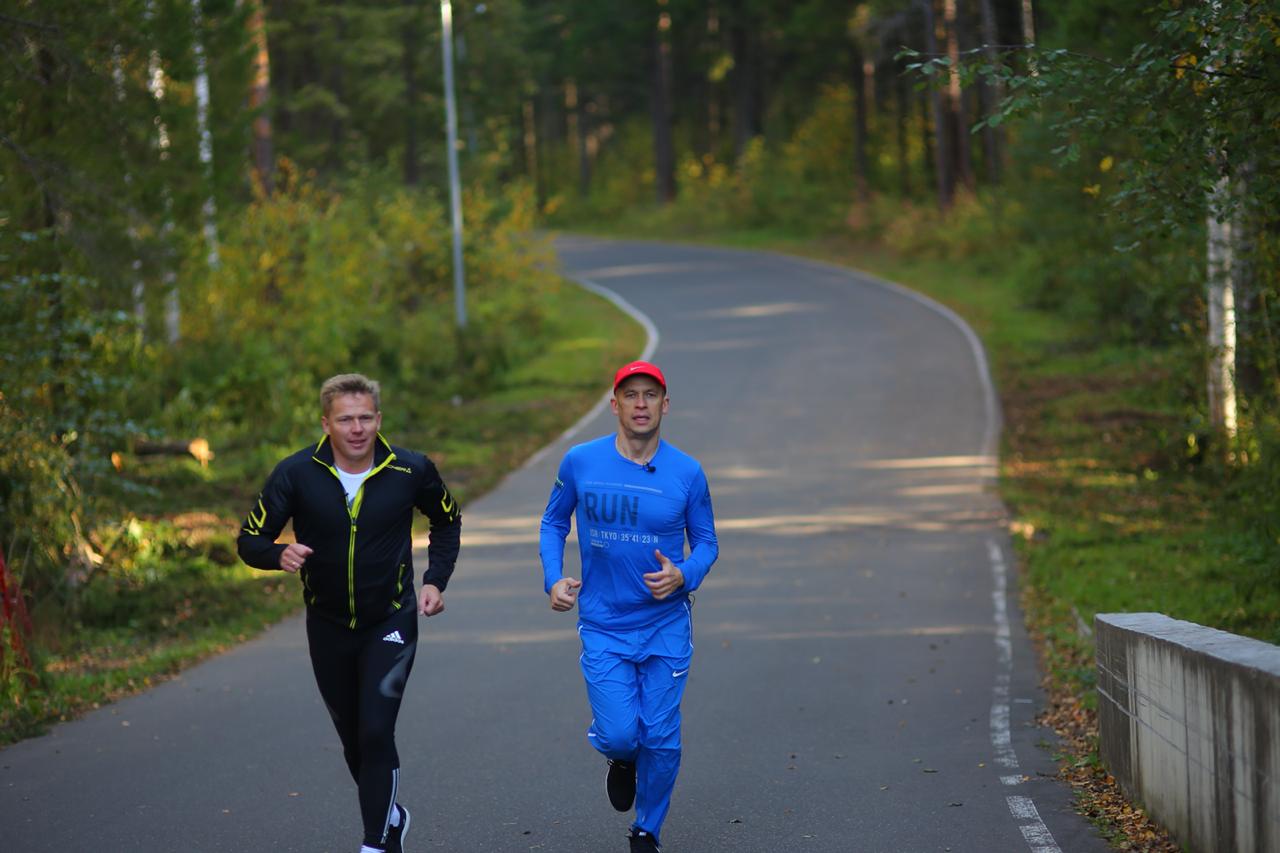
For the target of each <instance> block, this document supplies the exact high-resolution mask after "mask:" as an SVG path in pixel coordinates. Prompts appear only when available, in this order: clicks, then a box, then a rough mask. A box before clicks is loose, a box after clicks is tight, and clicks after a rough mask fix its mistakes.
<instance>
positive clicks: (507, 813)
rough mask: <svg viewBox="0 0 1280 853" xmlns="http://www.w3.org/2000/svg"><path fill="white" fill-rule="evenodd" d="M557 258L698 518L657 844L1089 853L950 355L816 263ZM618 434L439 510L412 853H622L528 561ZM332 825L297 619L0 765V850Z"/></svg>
mask: <svg viewBox="0 0 1280 853" xmlns="http://www.w3.org/2000/svg"><path fill="white" fill-rule="evenodd" d="M558 245H559V248H560V250H561V256H562V260H563V263H564V266H565V269H566V272H568V273H569V274H571V275H573V276H574V277H576V278H578V279H580V280H584V281H586V282H589V283H592V284H594V285H597V286H602V287H604V288H608V289H609V290H610V291H611V292H613V293H615V294H617V295H619V296H620V297H621V298H622V299H623V300H625V302H626V303H627V304H628V305H629V306H631V307H632V310H635V311H637V313H639V314H640V315H642V316H644V317H645V318H647V321H649V322H651V324H652V328H653V331H654V335H653V338H652V343H653V346H654V350H653V358H654V360H656V361H657V362H658V363H659V364H661V366H662V367H663V369H664V371H665V372H666V374H667V377H668V380H669V381H670V393H671V397H672V406H671V412H670V414H669V415H668V417H667V419H666V421H665V422H664V437H665V438H667V439H668V440H669V441H671V442H673V443H675V444H676V445H678V446H680V447H681V448H683V449H684V450H686V451H688V452H690V453H692V454H693V455H695V456H697V457H698V458H700V459H701V460H702V462H703V465H704V467H705V468H706V470H707V473H708V477H709V479H710V482H711V488H712V494H713V497H714V500H715V507H716V514H717V521H718V524H717V526H718V530H719V535H720V560H719V562H718V563H717V564H716V566H715V568H714V569H713V572H712V574H711V576H710V577H709V578H708V580H707V582H706V583H705V584H704V585H703V588H702V590H701V591H700V592H699V594H698V596H697V604H696V606H695V608H694V619H695V640H696V645H697V651H696V654H695V658H694V664H693V669H692V672H691V674H690V679H689V684H688V688H687V692H686V697H685V704H684V708H685V729H684V743H685V752H684V765H683V769H682V772H681V776H680V781H679V783H678V784H677V787H676V792H675V798H674V804H673V807H672V811H671V814H670V817H669V819H668V821H667V824H666V827H665V830H664V833H663V842H664V846H665V848H666V850H667V851H668V853H722V851H723V852H724V853H727V851H747V852H748V853H772V851H787V853H790V851H797V853H861V851H868V853H881V852H882V851H883V853H914V851H974V853H987V852H988V851H992V852H993V853H1006V852H1007V853H1015V851H1017V853H1022V851H1033V853H1053V851H1064V853H1093V851H1105V850H1108V849H1109V848H1108V847H1107V845H1106V844H1105V843H1103V842H1102V841H1101V840H1099V839H1098V837H1097V835H1096V833H1095V832H1094V831H1093V830H1092V829H1091V828H1090V827H1089V825H1088V824H1087V823H1086V822H1085V821H1084V820H1083V819H1081V818H1079V817H1078V816H1076V815H1075V814H1073V813H1072V811H1071V809H1070V806H1069V800H1070V792H1069V791H1068V790H1067V789H1066V787H1065V786H1063V785H1062V784H1060V783H1058V782H1057V781H1055V780H1054V779H1053V778H1052V776H1053V773H1054V770H1055V768H1054V764H1053V762H1052V759H1051V755H1050V753H1049V751H1048V750H1047V749H1046V748H1045V745H1046V744H1047V743H1048V742H1049V741H1051V740H1052V734H1051V733H1050V732H1048V731H1046V730H1044V729H1042V728H1039V727H1037V726H1035V725H1034V722H1033V718H1034V716H1035V713H1036V711H1037V709H1038V707H1039V705H1040V703H1041V701H1042V697H1041V695H1040V693H1039V691H1038V689H1037V673H1036V671H1035V663H1034V657H1033V654H1032V651H1031V648H1030V645H1029V643H1028V641H1027V638H1026V635H1025V631H1024V629H1023V626H1022V619H1021V614H1020V613H1019V611H1018V608H1017V596H1016V591H1015V589H1014V584H1015V579H1014V576H1013V571H1012V568H1011V565H1012V557H1011V553H1010V550H1009V543H1008V541H1007V537H1006V534H1005V532H1004V526H1003V511H1002V507H1001V506H1000V503H999V501H998V500H997V498H996V496H995V494H994V492H993V479H992V478H993V476H994V467H993V462H994V460H993V458H992V452H993V449H994V447H995V442H996V437H997V434H998V416H997V409H996V405H995V401H994V392H993V391H992V389H991V387H990V384H989V381H988V379H987V374H986V368H985V363H984V360H983V356H982V352H981V348H980V346H979V344H978V342H977V341H976V339H975V338H974V337H973V335H972V334H971V333H970V332H969V331H968V330H967V329H966V328H965V327H964V326H963V324H962V323H960V322H959V321H958V319H957V318H955V317H954V316H952V315H950V314H949V313H948V312H946V311H945V309H941V308H939V307H938V306H936V305H933V304H932V303H929V302H928V301H927V300H924V299H921V298H919V297H917V296H915V295H913V294H910V293H908V292H906V291H903V290H901V289H899V288H896V287H894V286H892V285H887V284H884V283H881V282H875V281H872V280H870V279H867V278H865V277H862V276H859V275H857V274H854V273H850V272H848V271H843V270H839V269H836V268H833V267H828V266H824V265H821V264H816V263H810V262H805V261H799V260H795V259H789V258H783V257H780V256H774V255H764V254H753V253H746V252H733V251H724V250H709V249H699V248H693V247H677V246H668V245H660V244H648V243H627V242H611V241H596V240H587V239H581V238H566V239H563V240H561V241H560V243H559V244H558ZM607 384H608V378H607V377H601V385H602V388H601V390H602V393H603V392H604V391H605V390H606V386H607ZM388 405H389V406H394V405H395V402H394V401H388ZM612 429H613V422H612V421H611V419H610V418H609V416H608V415H607V413H605V412H600V411H597V413H596V414H595V415H593V416H589V417H588V418H586V419H584V422H583V423H581V424H580V425H579V430H578V431H577V432H576V433H574V434H573V435H570V436H566V437H565V438H563V439H561V441H559V442H557V443H556V444H555V445H553V446H552V447H551V448H548V450H547V451H546V452H544V453H542V454H540V455H539V456H537V457H535V459H533V460H531V462H530V463H529V464H528V465H526V466H525V467H524V468H523V469H521V470H520V471H517V472H515V473H514V474H513V475H511V476H510V477H509V478H508V479H507V480H506V481H505V482H504V483H503V484H502V485H501V486H500V487H499V488H498V489H497V490H496V491H495V492H494V493H492V494H491V495H489V496H488V497H486V498H484V499H483V500H480V501H477V502H476V503H475V504H473V505H472V506H469V507H465V508H464V522H463V526H464V531H465V532H464V539H463V557H462V559H461V561H460V562H459V567H458V570H457V574H456V575H455V576H454V581H453V583H452V585H451V586H450V588H449V591H448V592H447V593H446V603H447V607H448V609H447V611H446V612H445V613H444V614H442V615H441V616H439V617H436V618H434V619H432V620H429V621H428V622H426V623H425V624H424V626H423V628H424V630H423V632H422V639H421V646H420V648H419V653H418V658H417V662H416V665H415V669H414V673H413V677H412V679H411V681H410V684H409V689H408V693H407V696H406V700H405V705H404V709H403V711H402V713H401V717H400V726H399V733H398V743H399V748H400V754H401V761H402V771H401V773H402V775H401V778H402V785H401V790H402V796H401V800H402V802H404V803H405V804H406V805H407V806H408V807H409V808H410V809H411V810H412V811H413V815H414V823H413V829H412V831H411V834H410V836H409V839H408V843H407V848H408V849H409V850H411V851H412V850H444V851H453V853H481V851H504V853H505V851H513V853H523V851H530V850H540V851H548V853H608V851H618V853H623V851H625V850H626V849H627V842H626V840H625V838H624V837H623V834H624V832H625V829H626V827H627V825H628V818H627V816H624V815H618V814H617V813H615V812H613V811H612V810H611V809H610V807H609V805H608V802H607V800H606V799H605V795H604V787H603V786H604V771H605V767H604V762H603V760H602V759H600V758H599V757H598V756H597V755H596V753H595V752H594V750H592V749H591V748H590V747H589V746H588V745H587V743H586V739H585V737H584V731H585V727H586V725H587V723H588V722H589V718H590V715H589V712H588V709H587V705H586V700H585V696H584V691H583V687H582V683H581V675H580V672H579V670H578V666H577V656H578V645H577V640H576V637H575V634H574V619H573V617H572V616H566V615H563V614H555V613H552V612H551V611H550V610H549V608H548V607H547V604H546V599H545V597H544V596H543V594H542V590H541V572H540V569H539V567H538V561H537V520H538V517H539V515H540V513H541V509H542V505H543V503H544V501H545V498H546V495H547V491H548V489H549V486H550V484H551V481H552V478H553V473H554V470H555V467H556V465H557V463H558V460H559V457H560V455H561V453H562V452H563V450H564V449H565V448H566V447H568V446H569V444H571V443H573V442H575V441H580V440H585V439H587V438H591V437H594V436H596V435H600V434H604V433H606V432H609V431H611V430H612ZM392 438H393V440H394V436H392ZM425 449H426V450H428V452H429V451H430V448H425ZM264 473H265V472H264ZM444 473H445V476H446V479H447V477H448V472H447V470H446V471H445V472H444ZM358 825H359V817H358V813H357V808H356V800H355V794H354V789H353V787H352V785H351V783H350V780H349V777H348V776H347V773H346V770H345V767H344V766H343V763H342V758H341V754H340V750H339V747H338V743H337V738H336V736H335V735H334V734H333V731H332V727H331V724H330V722H329V720H328V717H327V715H326V713H325V711H324V709H323V707H322V706H321V704H320V701H319V699H318V697H317V695H316V691H315V687H314V684H313V682H312V677H311V673H310V667H309V663H308V660H307V654H306V646H305V638H304V632H303V627H302V623H301V620H300V619H297V618H295V619H290V620H288V621H286V622H284V623H283V624H281V625H280V626H278V627H277V628H275V629H273V630H271V631H270V632H268V633H267V634H266V635H265V636H264V637H262V638H260V639H258V640H255V641H254V642H251V643H248V644H246V645H244V646H242V647H240V648H238V649H235V650H234V651H231V652H229V653H228V654H225V655H222V656H220V657H218V658H216V659H214V660H210V661H208V662H207V663H205V664H203V665H201V666H198V667H195V668H193V669H192V670H190V671H188V672H187V673H185V674H184V675H182V676H181V677H180V678H177V679H175V680H173V681H171V682H169V683H166V684H164V685H161V686H159V687H157V688H156V689H154V690H151V691H149V692H148V693H145V694H142V695H139V696H135V697H132V698H130V699H127V700H124V701H121V702H119V703H117V704H115V705H113V706H111V707H108V708H104V709H102V710H100V711H97V712H95V713H93V714H90V715H88V716H86V717H84V718H83V719H80V720H77V721H74V722H72V723H68V724H65V725H62V726H59V727H58V728H56V729H55V730H54V731H53V732H52V733H51V734H50V735H48V736H46V737H43V738H39V739H36V740H31V741H28V742H25V743H21V744H18V745H16V746H14V747H11V748H9V749H6V750H4V751H3V752H0V849H2V850H4V851H23V853H26V851H176V850H192V851H267V850H270V851H336V853H353V851H355V850H356V849H358V847H359V843H358V841H359V829H358Z"/></svg>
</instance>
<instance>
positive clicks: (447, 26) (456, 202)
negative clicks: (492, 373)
mask: <svg viewBox="0 0 1280 853" xmlns="http://www.w3.org/2000/svg"><path fill="white" fill-rule="evenodd" d="M440 21H441V24H442V27H441V38H442V39H443V41H444V115H445V127H446V128H447V130H448V138H449V208H450V215H451V219H452V222H453V304H454V309H455V313H456V315H457V320H458V328H459V329H465V328H466V326H467V288H466V283H465V278H464V276H463V269H462V189H461V187H460V186H459V184H458V109H457V106H456V105H455V103H454V97H453V4H452V3H451V2H450V0H440Z"/></svg>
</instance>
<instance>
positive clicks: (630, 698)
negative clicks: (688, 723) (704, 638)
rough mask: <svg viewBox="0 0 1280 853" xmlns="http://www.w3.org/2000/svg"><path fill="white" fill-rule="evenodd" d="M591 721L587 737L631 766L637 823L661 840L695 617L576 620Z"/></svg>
mask: <svg viewBox="0 0 1280 853" xmlns="http://www.w3.org/2000/svg"><path fill="white" fill-rule="evenodd" d="M578 634H579V636H580V637H581V638H582V657H581V662H582V674H583V676H584V677H585V678H586V682H587V699H588V700H589V701H590V702H591V713H592V715H593V716H594V719H593V720H592V721H591V726H590V727H589V728H588V729H587V739H588V741H589V742H590V743H591V745H592V746H593V747H595V748H596V749H597V750H599V752H600V753H601V754H603V755H604V756H605V757H606V758H612V759H618V760H622V761H634V762H635V764H636V819H635V824H634V826H635V827H636V828H637V829H643V830H645V831H646V832H649V833H651V834H652V835H653V836H654V838H660V837H661V836H660V830H661V829H662V822H663V821H664V820H665V819H666V817H667V810H668V809H669V808H670V807H671V792H672V790H673V789H674V788H675V785H676V774H677V773H678V772H679V771H680V700H681V698H682V697H683V696H684V685H685V682H686V681H687V680H688V673H689V661H690V660H691V659H692V657H693V621H692V619H691V617H690V614H689V605H688V604H685V605H684V606H683V608H682V609H681V613H680V615H679V616H678V618H676V619H673V620H671V621H669V622H667V623H664V624H662V625H660V626H657V627H651V628H641V629H638V630H634V631H601V630H599V629H597V628H592V627H590V626H587V625H579V626H578Z"/></svg>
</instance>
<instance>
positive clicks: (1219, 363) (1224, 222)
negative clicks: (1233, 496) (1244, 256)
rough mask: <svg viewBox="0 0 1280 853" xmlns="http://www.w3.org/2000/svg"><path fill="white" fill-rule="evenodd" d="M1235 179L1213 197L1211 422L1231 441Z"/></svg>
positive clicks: (1225, 182)
mask: <svg viewBox="0 0 1280 853" xmlns="http://www.w3.org/2000/svg"><path fill="white" fill-rule="evenodd" d="M1230 196H1231V179H1230V178H1229V177H1226V176H1224V177H1222V178H1221V179H1220V180H1219V181H1218V183H1217V184H1216V185H1215V186H1214V188H1213V190H1212V191H1211V193H1210V197H1209V216H1208V221H1207V223H1206V224H1207V226H1208V229H1207V230H1208V237H1209V242H1208V247H1207V248H1208V278H1209V377H1208V379H1209V381H1208V398H1209V423H1210V424H1211V425H1212V427H1213V431H1214V433H1215V434H1216V435H1218V436H1221V437H1225V438H1226V439H1227V441H1228V442H1230V441H1232V440H1234V439H1235V437H1236V378H1235V374H1236V371H1235V363H1236V292H1235V273H1236V267H1237V265H1236V262H1235V261H1236V258H1235V243H1234V239H1235V230H1236V227H1235V226H1236V223H1235V222H1234V219H1235V218H1236V214H1234V213H1229V212H1227V211H1228V209H1229V207H1230Z"/></svg>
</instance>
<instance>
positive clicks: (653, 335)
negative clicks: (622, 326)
mask: <svg viewBox="0 0 1280 853" xmlns="http://www.w3.org/2000/svg"><path fill="white" fill-rule="evenodd" d="M568 278H569V280H570V281H572V282H574V283H576V284H578V285H581V286H582V287H584V288H586V289H587V290H590V291H591V292H592V293H594V294H596V295H598V296H603V297H604V298H605V299H608V300H609V301H610V302H612V303H613V304H614V305H616V306H618V307H619V308H620V309H622V310H623V311H624V312H626V313H627V314H629V315H630V316H631V318H632V319H633V320H635V321H636V322H637V323H639V324H640V325H641V326H643V327H644V332H645V336H646V342H645V346H644V352H642V353H641V354H640V356H639V359H640V360H641V361H648V360H649V359H650V358H652V357H653V353H654V351H655V350H656V349H657V348H658V342H659V341H660V340H662V335H660V334H659V333H658V327H657V326H655V325H654V324H653V320H650V319H649V315H647V314H645V313H644V312H643V311H641V310H640V309H639V308H637V307H636V306H634V305H632V304H631V303H630V302H628V301H627V300H625V299H623V298H622V296H621V295H620V294H618V293H615V292H614V291H612V290H610V289H609V288H607V287H603V286H601V285H599V284H596V283H595V282H594V281H590V280H588V279H585V278H573V277H572V276H569V277H568ZM612 396H613V389H612V388H608V389H606V390H605V392H604V395H603V396H602V397H601V398H600V399H599V400H597V401H596V404H595V405H594V406H592V407H591V410H590V411H588V412H587V413H586V414H585V415H583V416H582V417H580V418H578V420H577V421H576V422H575V423H574V425H573V426H571V427H569V428H568V429H567V430H565V431H564V432H562V433H560V435H559V436H558V437H557V438H556V440H555V441H553V442H551V443H550V444H548V445H547V446H546V447H544V448H542V449H541V450H539V451H538V452H537V453H535V454H533V455H532V456H530V457H529V458H528V459H527V460H525V463H524V465H522V466H520V467H521V468H528V467H530V466H533V465H537V464H538V463H539V462H541V461H542V459H543V458H544V457H545V456H546V455H547V454H548V453H550V452H551V448H553V447H556V446H558V445H559V444H560V443H561V442H562V441H564V440H565V439H568V438H569V437H570V436H573V435H575V434H577V433H578V432H579V431H581V430H582V428H583V427H585V426H586V425H587V424H588V423H590V422H591V421H592V420H594V419H595V417H596V416H597V415H599V414H600V413H601V412H602V411H604V409H605V407H607V406H608V405H609V398H610V397H612Z"/></svg>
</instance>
